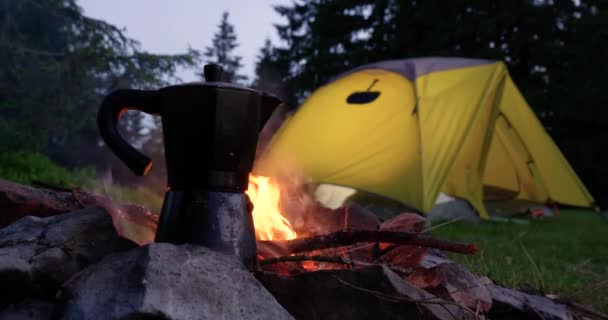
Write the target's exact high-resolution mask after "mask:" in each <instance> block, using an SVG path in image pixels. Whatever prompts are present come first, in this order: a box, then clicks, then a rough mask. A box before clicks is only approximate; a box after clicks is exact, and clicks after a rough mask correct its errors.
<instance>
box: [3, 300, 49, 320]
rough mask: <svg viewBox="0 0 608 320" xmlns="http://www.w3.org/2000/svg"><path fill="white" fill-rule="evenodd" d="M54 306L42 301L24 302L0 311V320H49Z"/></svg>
mask: <svg viewBox="0 0 608 320" xmlns="http://www.w3.org/2000/svg"><path fill="white" fill-rule="evenodd" d="M54 309H55V305H54V304H53V303H51V302H48V301H42V300H25V301H22V302H20V303H18V304H14V305H11V306H9V307H8V308H6V309H5V310H2V311H0V320H51V319H52V317H53V311H54Z"/></svg>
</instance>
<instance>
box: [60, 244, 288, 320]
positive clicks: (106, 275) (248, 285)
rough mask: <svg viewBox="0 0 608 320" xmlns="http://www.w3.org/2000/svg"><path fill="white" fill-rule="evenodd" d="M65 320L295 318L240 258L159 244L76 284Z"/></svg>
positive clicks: (67, 294) (109, 262)
mask: <svg viewBox="0 0 608 320" xmlns="http://www.w3.org/2000/svg"><path fill="white" fill-rule="evenodd" d="M61 297H62V300H64V301H65V308H64V314H63V319H66V320H69V319H144V318H145V319H171V320H174V319H175V320H177V319H292V317H291V316H290V315H289V313H287V311H285V310H284V309H283V308H282V307H281V306H280V305H279V304H278V303H277V302H276V300H275V299H274V298H273V297H272V295H271V294H270V293H268V291H266V290H265V289H264V287H263V286H262V285H261V284H260V283H259V282H258V281H257V280H256V279H255V278H254V277H253V276H252V275H251V273H250V272H248V271H247V270H245V268H244V267H243V266H242V265H241V264H240V263H239V262H238V261H237V260H236V258H235V257H232V256H228V255H224V254H221V253H217V252H214V251H211V250H209V249H207V248H205V247H200V246H192V245H182V246H175V245H172V244H164V243H155V244H151V245H146V246H143V247H140V248H136V249H133V250H130V251H128V252H124V253H120V254H116V255H113V256H111V257H108V258H106V259H104V260H103V261H101V262H100V263H98V264H97V265H95V266H93V267H91V268H89V269H87V270H85V271H83V272H82V273H80V274H79V275H78V276H77V277H75V278H74V279H73V280H71V281H70V282H69V283H68V284H67V285H66V288H65V290H64V292H63V293H62V295H61Z"/></svg>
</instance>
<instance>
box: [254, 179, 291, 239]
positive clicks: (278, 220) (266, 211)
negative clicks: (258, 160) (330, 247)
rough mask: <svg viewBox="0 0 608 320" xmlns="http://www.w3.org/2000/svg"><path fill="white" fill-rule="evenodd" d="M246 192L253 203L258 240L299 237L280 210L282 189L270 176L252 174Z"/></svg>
mask: <svg viewBox="0 0 608 320" xmlns="http://www.w3.org/2000/svg"><path fill="white" fill-rule="evenodd" d="M245 193H247V195H248V196H249V199H251V202H252V203H253V224H254V226H255V233H256V238H257V239H258V240H290V239H295V238H296V237H297V235H296V232H295V231H294V230H293V228H292V227H291V224H290V223H289V221H288V220H287V219H285V217H284V216H283V215H282V214H281V211H280V210H279V200H280V198H281V190H280V189H279V186H278V185H277V184H276V183H273V182H271V181H270V178H268V177H264V176H254V175H250V176H249V187H248V188H247V191H245Z"/></svg>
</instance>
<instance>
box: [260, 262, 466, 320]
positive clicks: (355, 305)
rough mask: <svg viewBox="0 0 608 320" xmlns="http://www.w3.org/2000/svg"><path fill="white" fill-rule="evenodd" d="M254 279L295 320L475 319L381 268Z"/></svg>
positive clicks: (266, 273) (370, 267)
mask: <svg viewBox="0 0 608 320" xmlns="http://www.w3.org/2000/svg"><path fill="white" fill-rule="evenodd" d="M256 276H257V278H258V279H259V280H260V281H261V282H262V283H263V284H264V286H265V287H266V288H267V289H268V290H269V291H270V292H271V293H272V294H273V295H274V296H275V297H276V299H277V300H278V301H279V303H280V304H281V305H282V306H283V307H285V309H287V311H289V312H290V313H291V314H292V315H293V316H294V317H295V318H296V319H328V320H331V319H336V320H343V319H355V320H356V319H450V320H452V319H474V315H473V314H472V313H470V312H468V311H466V310H464V309H463V308H461V307H459V306H457V305H455V304H454V303H452V302H448V301H445V300H442V299H440V298H435V297H433V296H432V295H431V294H429V293H428V292H426V291H424V290H421V289H419V288H416V287H415V286H413V285H410V284H409V283H408V282H407V281H405V280H403V279H402V278H400V277H399V276H398V275H397V274H395V273H394V272H393V271H391V270H390V269H388V268H387V267H386V266H383V265H372V266H369V267H362V268H356V269H344V270H324V271H316V272H308V273H302V274H298V275H295V276H284V275H278V274H276V273H271V272H260V273H258V274H257V275H256Z"/></svg>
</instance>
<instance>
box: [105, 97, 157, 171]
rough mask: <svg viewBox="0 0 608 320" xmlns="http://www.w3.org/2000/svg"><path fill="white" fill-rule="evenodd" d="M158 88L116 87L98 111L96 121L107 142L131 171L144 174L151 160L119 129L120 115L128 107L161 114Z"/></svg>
mask: <svg viewBox="0 0 608 320" xmlns="http://www.w3.org/2000/svg"><path fill="white" fill-rule="evenodd" d="M155 95H156V91H144V90H134V89H123V90H116V91H114V92H112V93H110V94H109V95H108V96H106V97H105V98H104V100H103V102H102V104H101V108H100V109H99V112H98V114H97V125H98V127H99V132H100V134H101V137H102V138H103V140H104V141H105V143H106V144H107V145H108V147H110V149H111V150H112V151H113V152H114V153H115V154H116V155H117V156H118V158H119V159H120V160H122V161H123V162H124V163H125V164H126V165H127V167H129V169H131V171H133V172H134V173H135V174H136V175H138V176H143V175H145V174H146V173H148V171H149V170H150V168H151V167H152V160H151V159H150V158H149V157H147V156H146V155H144V154H143V153H141V152H139V151H138V150H137V149H135V148H133V146H131V145H130V144H129V143H128V142H127V141H126V140H125V139H124V138H123V137H122V136H121V135H120V133H119V132H118V123H119V121H120V118H121V117H122V115H123V114H124V112H125V111H127V110H138V111H142V112H145V113H148V114H152V115H158V114H159V112H160V110H159V108H158V103H157V101H156V99H155Z"/></svg>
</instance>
